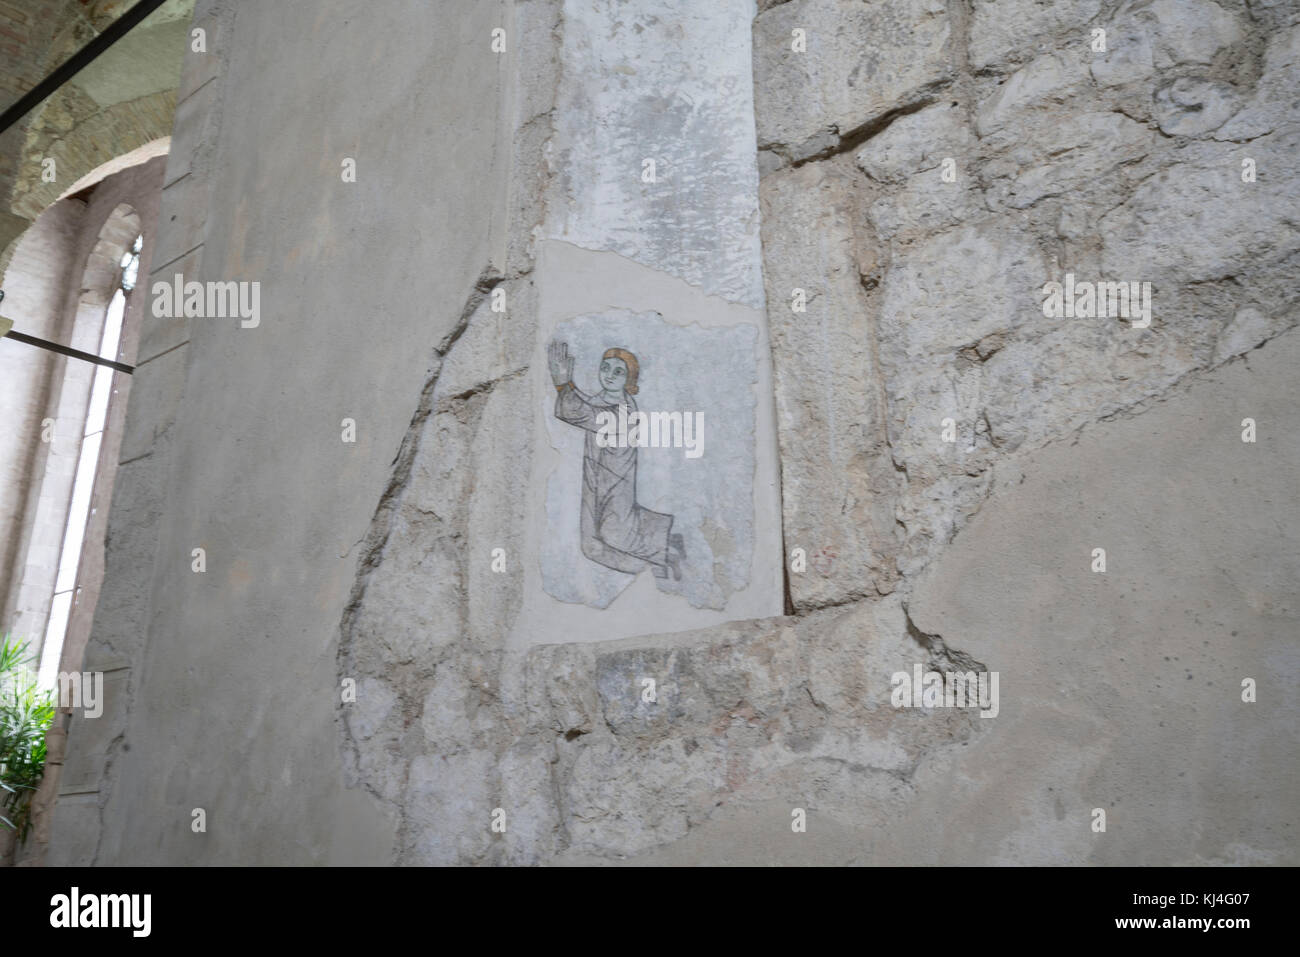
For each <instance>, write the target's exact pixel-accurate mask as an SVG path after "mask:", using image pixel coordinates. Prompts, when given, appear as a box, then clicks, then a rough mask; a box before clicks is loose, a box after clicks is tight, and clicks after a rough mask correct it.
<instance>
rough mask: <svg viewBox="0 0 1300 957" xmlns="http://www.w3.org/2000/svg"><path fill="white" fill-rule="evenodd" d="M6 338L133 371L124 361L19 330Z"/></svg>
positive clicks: (64, 354)
mask: <svg viewBox="0 0 1300 957" xmlns="http://www.w3.org/2000/svg"><path fill="white" fill-rule="evenodd" d="M5 338H6V339H17V340H18V341H19V342H25V343H27V344H28V345H29V346H36V348H38V349H48V350H49V351H50V352H57V353H58V354H59V355H62V356H71V357H72V358H73V359H84V360H85V361H86V362H93V363H95V365H97V366H108V367H109V368H110V369H116V370H117V371H118V372H125V373H126V374H127V375H131V374H132V373H133V372H135V367H134V366H129V365H127V364H126V363H125V362H114V361H113V360H112V359H105V358H104V357H103V356H97V355H92V354H91V353H89V352H82V351H81V350H80V349H74V348H72V347H71V346H61V345H59V344H58V343H57V342H47V341H46V340H45V339H37V338H36V337H35V336H29V335H25V334H23V333H21V332H13V331H10V333H9V334H8V335H7V336H5Z"/></svg>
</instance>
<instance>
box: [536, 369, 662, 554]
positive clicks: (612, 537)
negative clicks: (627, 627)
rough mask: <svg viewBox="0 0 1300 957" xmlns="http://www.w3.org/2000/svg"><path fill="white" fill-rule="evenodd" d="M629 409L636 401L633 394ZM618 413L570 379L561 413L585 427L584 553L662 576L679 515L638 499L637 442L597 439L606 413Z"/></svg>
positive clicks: (557, 414) (557, 410)
mask: <svg viewBox="0 0 1300 957" xmlns="http://www.w3.org/2000/svg"><path fill="white" fill-rule="evenodd" d="M627 405H628V409H627V414H628V416H629V417H630V416H631V415H632V413H634V412H635V411H636V403H635V402H633V401H632V399H631V397H628V398H627ZM602 412H607V413H612V414H614V415H615V416H617V415H618V407H617V406H616V405H606V404H604V403H602V402H600V401H599V400H597V399H596V398H595V397H593V396H589V395H586V394H584V393H582V392H580V391H579V390H578V389H577V388H576V387H575V386H574V385H573V383H572V382H570V383H567V384H566V385H565V386H564V387H563V388H562V389H561V390H560V394H559V395H558V396H556V399H555V417H556V418H557V419H560V420H561V421H563V422H568V423H569V424H570V425H576V426H577V427H578V428H580V429H583V430H584V431H585V432H586V433H587V434H586V441H585V444H584V446H583V455H582V520H581V534H582V554H584V555H586V556H587V557H588V558H590V559H591V560H592V561H593V562H598V563H600V564H601V565H604V566H606V567H607V568H613V569H616V570H618V571H621V572H629V573H631V574H636V573H637V572H639V571H641V570H642V569H644V568H645V566H646V565H647V564H648V565H651V566H652V567H653V570H654V573H655V575H656V576H657V577H659V578H663V577H666V576H667V574H668V535H669V532H670V531H671V530H672V527H673V517H672V516H671V515H666V514H664V513H663V512H656V511H653V510H651V509H648V508H644V507H643V506H641V505H638V504H637V502H636V453H637V450H636V448H635V447H624V448H617V447H604V448H602V447H601V446H600V445H599V444H598V443H597V442H596V433H597V432H598V431H599V430H600V427H601V416H600V413H602Z"/></svg>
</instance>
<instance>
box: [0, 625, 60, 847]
mask: <svg viewBox="0 0 1300 957" xmlns="http://www.w3.org/2000/svg"><path fill="white" fill-rule="evenodd" d="M27 644H28V643H27V642H25V641H24V642H19V641H17V640H16V639H11V638H10V637H9V636H8V635H4V636H3V637H2V638H0V827H5V828H9V829H12V830H14V831H17V832H18V838H19V839H20V840H26V838H27V833H28V831H29V830H30V829H31V826H32V803H31V802H32V795H33V794H34V793H35V792H36V789H37V788H38V787H39V786H40V783H41V778H42V777H43V776H44V774H45V732H46V731H48V730H49V729H50V726H51V725H52V724H53V723H54V716H55V713H56V708H57V706H56V703H55V700H54V692H53V691H41V690H40V689H39V688H38V687H37V685H36V675H35V674H34V673H33V672H32V671H31V669H30V668H28V667H27V665H28V662H30V661H32V660H33V656H30V655H28V654H27Z"/></svg>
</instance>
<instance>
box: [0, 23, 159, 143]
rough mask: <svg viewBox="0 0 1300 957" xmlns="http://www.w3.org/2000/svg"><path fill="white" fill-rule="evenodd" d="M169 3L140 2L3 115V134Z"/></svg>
mask: <svg viewBox="0 0 1300 957" xmlns="http://www.w3.org/2000/svg"><path fill="white" fill-rule="evenodd" d="M165 2H166V0H140V2H139V3H137V4H136V5H135V6H134V7H132V8H131V9H130V10H128V11H127V12H126V13H124V14H122V15H121V16H120V17H118V18H117V19H116V20H114V21H113V22H112V24H110V25H109V28H108V29H107V30H105V31H104V32H103V33H101V34H100V35H99V36H97V37H95V39H93V40H91V41H90V42H89V43H87V44H86V45H85V46H84V47H82V48H81V49H80V50H78V51H77V52H76V53H74V54H73V55H72V56H71V57H70V58H69V59H68V60H66V61H65V62H64V63H63V65H62V66H60V67H59V68H58V69H56V70H55V71H54V72H53V73H51V74H50V75H49V76H47V77H46V78H45V79H43V80H41V82H40V83H37V84H36V85H35V86H34V87H32V88H31V89H30V90H28V91H27V93H26V94H24V95H23V97H22V98H21V99H19V101H18V102H17V103H15V104H14V105H13V106H11V107H9V109H7V110H5V111H4V113H3V114H0V133H3V132H4V131H5V130H7V129H9V127H11V126H13V125H14V124H15V123H17V122H18V121H19V120H20V119H22V118H23V116H25V115H26V114H27V113H28V111H30V110H31V109H32V108H33V107H35V106H36V105H37V104H38V103H40V102H41V100H43V99H45V98H46V97H47V96H49V95H50V94H51V93H53V92H54V91H55V90H57V89H58V88H59V87H61V86H63V84H65V83H67V82H68V81H69V80H70V79H72V78H73V77H74V76H76V75H77V74H78V73H79V72H81V70H82V69H84V68H85V67H86V66H87V65H89V64H90V62H91V61H92V60H94V59H95V57H97V56H99V55H100V54H101V53H103V52H104V51H105V50H107V49H108V48H109V47H111V46H112V45H113V44H114V43H116V42H117V41H118V40H120V39H122V37H124V36H126V34H127V33H128V32H130V30H131V28H132V27H134V26H135V25H136V24H138V23H139V22H140V21H141V20H143V19H144V18H145V17H147V16H149V14H151V13H153V12H154V11H155V10H157V9H158V8H159V7H161V6H162V5H163V4H164V3H165Z"/></svg>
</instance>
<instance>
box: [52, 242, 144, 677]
mask: <svg viewBox="0 0 1300 957" xmlns="http://www.w3.org/2000/svg"><path fill="white" fill-rule="evenodd" d="M143 246H144V236H143V235H137V236H136V238H135V242H133V243H132V244H131V248H130V249H129V250H127V251H126V252H125V253H123V255H122V258H121V261H120V262H119V264H118V265H119V267H120V268H121V276H120V278H119V279H118V283H117V286H118V288H117V289H115V290H114V291H113V296H112V298H111V299H110V300H109V303H108V312H107V314H106V316H105V319H104V331H103V334H102V336H101V338H100V342H99V349H98V351H97V352H96V355H98V356H100V357H101V358H104V359H116V358H117V355H118V348H119V345H120V343H121V340H122V323H123V319H124V318H125V316H126V297H127V295H128V294H129V293H130V292H131V290H133V289H134V288H135V283H136V279H137V277H138V276H139V271H140V250H141V249H142V248H143ZM114 375H115V373H114V372H113V370H112V369H109V368H107V367H105V366H96V367H95V373H94V380H93V382H92V384H91V388H90V404H89V406H88V407H87V409H86V421H85V427H84V429H83V430H82V437H81V450H80V452H79V453H78V456H77V469H76V473H75V478H74V479H73V484H72V500H71V503H70V505H69V508H68V520H67V524H66V526H65V528H64V532H63V544H62V546H61V548H60V550H59V563H58V575H57V577H56V578H55V582H54V596H53V599H52V600H51V602H50V614H49V620H48V622H47V624H46V626H45V640H44V641H43V642H42V644H41V665H40V672H39V675H38V680H39V682H40V684H41V686H42V687H46V688H49V687H53V686H54V685H55V683H56V681H57V679H58V673H59V661H60V659H61V656H62V654H63V639H64V637H65V635H66V634H67V628H68V617H69V615H70V614H71V613H72V603H73V600H74V599H75V597H76V596H77V594H78V592H79V588H78V581H77V579H78V569H79V567H80V564H81V552H82V544H83V542H84V540H85V536H86V524H87V522H88V521H89V519H90V514H91V497H92V494H93V493H94V489H95V476H96V474H97V473H98V471H99V463H100V454H101V451H102V445H103V438H104V428H105V425H106V424H107V422H108V403H109V399H110V398H111V397H112V394H113V377H114Z"/></svg>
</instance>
